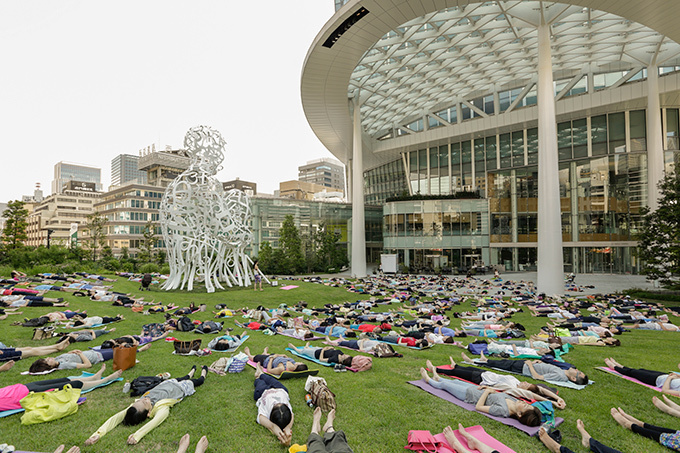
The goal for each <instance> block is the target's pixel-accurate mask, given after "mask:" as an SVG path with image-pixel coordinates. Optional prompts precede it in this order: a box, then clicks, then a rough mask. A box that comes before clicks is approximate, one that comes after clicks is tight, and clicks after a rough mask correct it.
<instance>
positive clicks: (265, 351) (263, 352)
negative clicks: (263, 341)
mask: <svg viewBox="0 0 680 453" xmlns="http://www.w3.org/2000/svg"><path fill="white" fill-rule="evenodd" d="M262 354H269V346H267V347H266V348H264V351H262Z"/></svg>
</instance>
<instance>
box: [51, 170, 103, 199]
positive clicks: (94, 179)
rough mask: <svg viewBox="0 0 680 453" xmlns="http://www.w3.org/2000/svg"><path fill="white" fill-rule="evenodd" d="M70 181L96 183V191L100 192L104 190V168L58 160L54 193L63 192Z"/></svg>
mask: <svg viewBox="0 0 680 453" xmlns="http://www.w3.org/2000/svg"><path fill="white" fill-rule="evenodd" d="M69 181H79V182H91V183H94V184H95V191H96V192H100V191H101V190H102V170H101V169H100V168H96V167H88V166H85V165H78V164H71V163H68V162H58V163H57V164H56V165H55V166H54V180H53V181H52V193H62V192H63V191H64V185H65V184H66V183H67V182H69Z"/></svg>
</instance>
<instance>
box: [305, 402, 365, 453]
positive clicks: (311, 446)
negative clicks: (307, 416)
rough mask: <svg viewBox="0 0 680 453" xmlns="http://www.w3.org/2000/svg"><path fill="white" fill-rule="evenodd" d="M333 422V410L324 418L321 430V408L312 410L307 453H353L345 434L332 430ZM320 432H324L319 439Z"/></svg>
mask: <svg viewBox="0 0 680 453" xmlns="http://www.w3.org/2000/svg"><path fill="white" fill-rule="evenodd" d="M334 421H335V409H331V411H330V412H329V413H328V417H327V418H326V423H325V424H324V425H323V428H321V408H320V407H317V408H316V409H314V415H313V416H312V432H311V433H310V434H309V437H308V438H307V451H308V452H311V453H354V450H352V449H351V448H350V446H349V444H348V443H347V437H346V436H345V432H344V431H342V430H340V431H336V430H335V428H333V422H334ZM321 432H325V434H324V435H323V437H321V434H320V433H321Z"/></svg>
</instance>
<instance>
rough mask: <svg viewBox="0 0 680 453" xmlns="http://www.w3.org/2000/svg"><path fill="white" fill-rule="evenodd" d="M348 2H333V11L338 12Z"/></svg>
mask: <svg viewBox="0 0 680 453" xmlns="http://www.w3.org/2000/svg"><path fill="white" fill-rule="evenodd" d="M348 1H349V0H335V10H336V11H337V10H339V9H340V8H342V7H343V5H344V4H345V3H347V2H348Z"/></svg>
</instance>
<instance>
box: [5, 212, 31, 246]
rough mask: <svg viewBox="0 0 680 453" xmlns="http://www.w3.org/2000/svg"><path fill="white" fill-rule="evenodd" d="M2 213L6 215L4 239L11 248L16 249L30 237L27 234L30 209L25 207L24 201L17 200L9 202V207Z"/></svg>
mask: <svg viewBox="0 0 680 453" xmlns="http://www.w3.org/2000/svg"><path fill="white" fill-rule="evenodd" d="M2 215H3V217H5V228H4V229H3V230H2V240H3V241H4V242H6V243H7V244H8V246H9V248H11V249H14V248H16V247H17V245H19V244H23V241H25V240H26V239H28V235H27V234H26V227H27V226H28V222H27V221H26V220H27V219H28V210H27V209H26V208H25V207H24V202H23V201H20V200H15V201H10V202H9V203H7V209H5V211H4V212H3V214H2Z"/></svg>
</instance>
